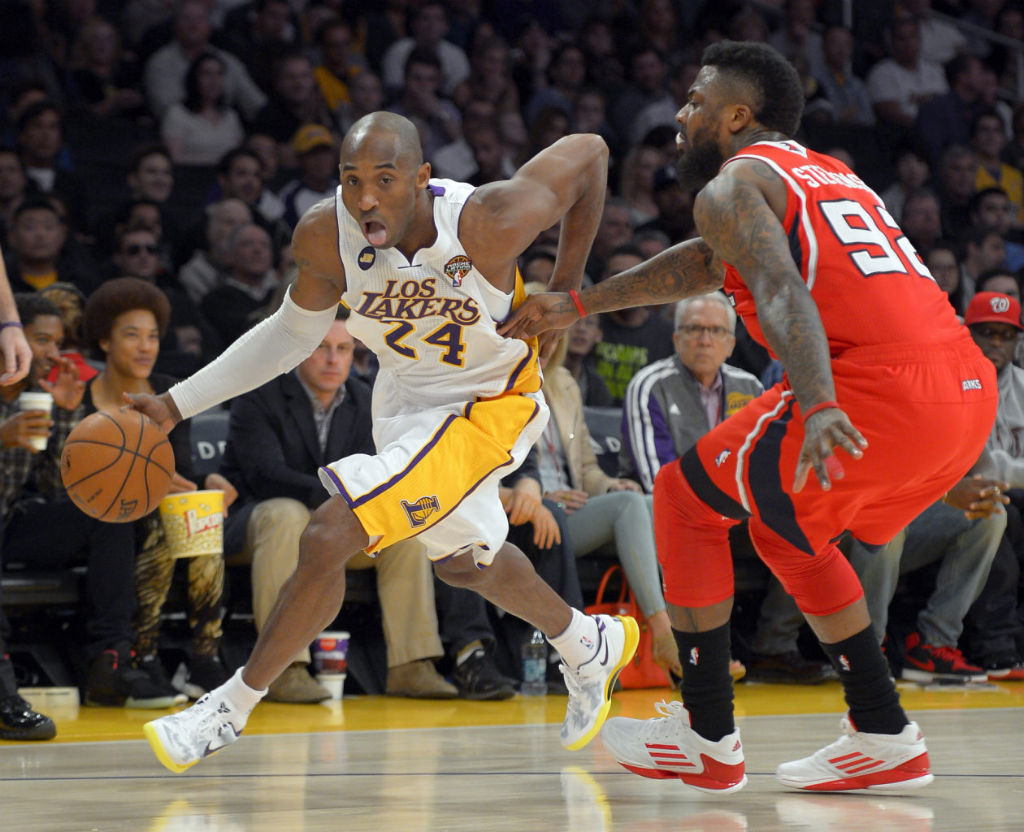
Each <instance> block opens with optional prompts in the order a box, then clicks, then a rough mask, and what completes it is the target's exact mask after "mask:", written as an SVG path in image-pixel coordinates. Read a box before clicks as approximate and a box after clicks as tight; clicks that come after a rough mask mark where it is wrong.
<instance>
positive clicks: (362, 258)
mask: <svg viewBox="0 0 1024 832" xmlns="http://www.w3.org/2000/svg"><path fill="white" fill-rule="evenodd" d="M376 259H377V249H375V248H374V247H373V246H367V247H366V248H364V249H363V250H362V251H360V252H359V256H358V257H357V258H356V262H357V263H358V264H359V268H360V269H362V270H363V271H364V272H365V271H366V270H367V269H369V268H370V266H372V265H373V263H374V261H375V260H376Z"/></svg>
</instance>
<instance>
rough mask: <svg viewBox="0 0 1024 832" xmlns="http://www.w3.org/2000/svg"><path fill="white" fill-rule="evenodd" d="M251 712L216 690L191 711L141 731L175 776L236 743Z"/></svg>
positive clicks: (158, 721)
mask: <svg viewBox="0 0 1024 832" xmlns="http://www.w3.org/2000/svg"><path fill="white" fill-rule="evenodd" d="M248 719H249V712H243V711H241V710H240V709H239V708H238V707H236V706H235V705H234V703H233V702H231V700H230V699H228V698H227V697H226V696H224V695H222V694H220V693H219V692H218V691H217V690H215V691H212V692H211V693H207V694H206V695H205V696H203V697H201V698H200V699H199V700H197V701H196V703H195V704H194V705H192V707H191V708H186V709H185V710H183V711H179V712H178V713H176V714H171V715H170V716H164V717H161V718H160V719H154V720H153V721H152V722H147V723H146V724H145V725H144V726H143V728H142V730H143V733H144V734H145V735H146V739H147V740H148V741H149V745H150V747H151V748H152V749H153V753H154V754H156V757H157V759H158V760H159V761H160V762H161V763H163V764H164V766H165V767H167V768H169V769H170V770H171V771H173V772H175V773H176V774H180V773H181V772H183V771H184V770H185V769H187V768H189V767H191V766H194V765H195V764H196V763H198V762H199V761H200V760H201V759H203V757H209V756H210V755H211V754H214V753H216V752H217V751H220V750H221V749H222V748H224V747H226V746H228V745H231V743H233V742H234V741H235V740H237V739H238V738H239V737H240V736H241V734H242V729H243V728H245V723H246V721H247V720H248Z"/></svg>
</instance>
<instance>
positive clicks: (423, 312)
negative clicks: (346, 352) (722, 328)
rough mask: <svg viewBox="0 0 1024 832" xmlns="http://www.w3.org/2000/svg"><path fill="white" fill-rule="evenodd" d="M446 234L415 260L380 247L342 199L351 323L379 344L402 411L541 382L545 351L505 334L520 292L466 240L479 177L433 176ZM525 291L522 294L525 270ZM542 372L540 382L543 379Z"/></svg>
mask: <svg viewBox="0 0 1024 832" xmlns="http://www.w3.org/2000/svg"><path fill="white" fill-rule="evenodd" d="M429 188H430V190H431V191H432V192H433V195H434V200H433V201H434V225H435V227H436V228H437V239H436V241H435V242H434V244H433V245H432V246H430V247H429V248H423V249H420V250H419V251H417V252H416V253H415V254H414V255H413V257H412V260H411V262H410V261H409V260H407V259H406V257H405V255H404V254H402V252H400V251H399V250H398V249H397V248H389V249H376V248H374V247H373V246H371V245H370V244H369V243H368V242H367V241H366V238H365V237H364V236H363V233H362V230H361V229H360V226H359V223H358V222H356V220H354V219H353V218H352V217H351V216H350V215H349V213H348V211H346V210H345V206H344V204H343V203H342V200H341V187H340V186H339V188H338V192H337V198H336V211H337V216H338V247H339V253H340V255H341V262H342V264H343V265H344V267H345V283H346V289H345V294H344V295H342V300H343V301H344V303H345V304H346V305H347V306H348V307H349V308H350V309H351V311H352V314H351V316H350V317H349V320H348V330H349V332H351V333H352V335H353V336H355V337H356V338H358V339H359V340H360V341H362V342H363V343H364V344H366V346H367V347H369V348H370V349H371V350H373V352H374V353H376V355H377V358H378V359H379V361H380V379H379V381H378V384H379V382H380V381H384V382H385V384H384V385H383V386H382V387H381V389H386V390H387V391H388V395H389V396H394V395H397V396H400V397H401V398H402V401H401V402H391V403H390V404H391V407H389V408H388V409H389V410H391V411H392V412H394V411H398V410H407V409H408V408H410V407H434V406H438V405H443V404H450V403H454V402H467V401H473V400H475V399H476V398H490V397H492V396H498V395H501V394H502V393H506V392H511V391H512V390H513V389H515V390H516V391H517V392H533V391H534V390H536V389H538V387H539V384H540V380H539V369H538V365H537V356H536V351H535V350H534V349H531V348H530V347H529V346H528V345H527V344H526V343H524V342H523V341H520V340H518V339H510V338H503V337H502V336H500V335H498V333H497V330H496V321H500V320H502V319H504V318H505V317H506V316H507V315H508V313H509V310H510V308H511V304H512V302H513V297H512V295H511V294H509V295H505V294H504V293H502V292H500V291H499V290H498V289H496V288H495V287H494V286H492V285H491V284H490V283H488V282H487V280H486V279H485V278H484V276H483V275H482V274H480V273H479V272H478V271H477V270H476V269H475V268H474V266H473V263H472V262H471V261H470V259H469V257H468V256H467V255H466V252H465V249H463V247H462V243H461V242H460V241H459V237H458V228H459V216H460V214H461V213H462V208H463V206H464V205H465V203H466V200H467V199H468V197H469V195H470V194H471V193H472V192H473V186H472V185H467V184H465V183H462V182H453V181H451V180H447V179H431V180H430V183H429ZM516 284H517V290H516V291H517V293H518V294H519V295H521V294H522V288H521V281H520V280H519V278H518V276H517V279H516ZM534 379H536V382H535V383H534Z"/></svg>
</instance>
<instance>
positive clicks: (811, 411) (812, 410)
mask: <svg viewBox="0 0 1024 832" xmlns="http://www.w3.org/2000/svg"><path fill="white" fill-rule="evenodd" d="M830 407H839V403H838V402H833V401H827V402H818V403H817V404H816V405H814V407H809V408H807V410H805V411H804V421H805V422H806V421H807V420H808V419H810V418H811V417H812V416H813V415H814V414H815V413H817V412H818V411H819V410H828V409H829V408H830Z"/></svg>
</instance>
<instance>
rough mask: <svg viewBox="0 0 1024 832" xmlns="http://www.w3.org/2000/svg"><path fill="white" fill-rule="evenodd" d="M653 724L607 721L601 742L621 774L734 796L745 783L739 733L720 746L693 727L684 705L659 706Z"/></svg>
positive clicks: (724, 738) (649, 722)
mask: <svg viewBox="0 0 1024 832" xmlns="http://www.w3.org/2000/svg"><path fill="white" fill-rule="evenodd" d="M654 709H655V710H656V711H657V712H658V713H660V714H662V716H660V717H655V718H654V719H627V718H625V717H615V718H614V719H609V720H608V722H607V723H606V724H605V726H604V728H603V729H602V730H601V740H602V742H604V744H605V746H606V747H607V749H608V750H609V751H610V752H611V754H612V756H613V757H614V758H615V760H616V761H617V762H618V764H619V765H621V766H622V767H623V768H626V769H629V770H630V771H632V772H633V773H634V774H639V775H640V776H641V777H651V778H653V779H656V780H663V779H668V778H676V779H679V780H682V781H683V782H684V783H686V784H687V785H688V786H692V787H693V788H695V789H699V790H700V791H703V792H711V793H713V794H730V793H731V792H735V791H739V790H740V789H742V788H743V787H744V786H745V785H746V783H747V775H746V770H745V764H744V761H743V745H742V743H741V742H740V731H739V729H738V728H737V729H736V730H734V731H733V732H732V733H731V734H726V735H725V736H724V737H722V738H721V739H720V740H718V741H717V742H711V741H710V740H706V739H704V737H702V736H701V735H700V734H698V733H697V732H696V731H694V730H693V728H691V727H690V714H689V712H688V711H687V710H686V708H685V707H683V703H682V702H680V701H678V700H676V701H673V702H658V703H657V704H656V705H655V706H654Z"/></svg>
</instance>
